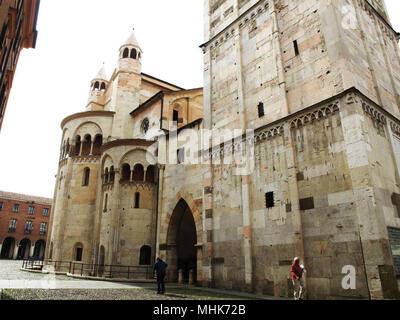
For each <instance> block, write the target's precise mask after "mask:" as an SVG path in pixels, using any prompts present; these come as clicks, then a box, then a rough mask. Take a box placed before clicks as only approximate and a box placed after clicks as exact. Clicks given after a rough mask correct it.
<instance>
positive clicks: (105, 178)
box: [104, 168, 109, 183]
mask: <svg viewBox="0 0 400 320" xmlns="http://www.w3.org/2000/svg"><path fill="white" fill-rule="evenodd" d="M108 182H109V173H108V168H106V171H105V172H104V183H108Z"/></svg>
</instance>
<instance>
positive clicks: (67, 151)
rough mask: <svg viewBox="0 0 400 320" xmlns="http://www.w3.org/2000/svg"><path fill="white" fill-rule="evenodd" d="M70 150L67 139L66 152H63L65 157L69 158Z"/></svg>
mask: <svg viewBox="0 0 400 320" xmlns="http://www.w3.org/2000/svg"><path fill="white" fill-rule="evenodd" d="M70 149H71V146H70V144H69V139H68V140H67V150H66V152H65V156H66V157H69V153H70Z"/></svg>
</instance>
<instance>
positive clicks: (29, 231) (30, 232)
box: [24, 230, 32, 234]
mask: <svg viewBox="0 0 400 320" xmlns="http://www.w3.org/2000/svg"><path fill="white" fill-rule="evenodd" d="M24 234H32V230H25V231H24Z"/></svg>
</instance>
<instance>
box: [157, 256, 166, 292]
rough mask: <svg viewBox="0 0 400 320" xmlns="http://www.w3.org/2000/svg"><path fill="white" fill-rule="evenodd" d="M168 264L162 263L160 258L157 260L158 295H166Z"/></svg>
mask: <svg viewBox="0 0 400 320" xmlns="http://www.w3.org/2000/svg"><path fill="white" fill-rule="evenodd" d="M167 267H168V264H166V263H165V262H164V261H162V260H161V259H160V258H157V261H156V263H155V265H154V271H155V272H156V274H157V289H158V291H157V294H164V293H165V275H166V270H167Z"/></svg>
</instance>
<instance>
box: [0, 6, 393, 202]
mask: <svg viewBox="0 0 400 320" xmlns="http://www.w3.org/2000/svg"><path fill="white" fill-rule="evenodd" d="M386 4H387V7H388V11H389V14H390V16H391V20H392V24H393V26H394V27H395V29H396V30H397V31H400V1H399V0H386ZM132 28H135V33H136V37H137V39H138V41H139V44H140V46H141V48H142V50H143V51H144V54H143V60H142V65H143V67H142V71H143V72H144V73H148V74H150V75H152V76H155V77H158V78H161V79H163V80H166V81H168V82H171V83H174V84H176V85H178V86H180V87H183V88H186V89H189V88H197V87H201V86H203V55H202V52H201V50H200V49H199V45H200V44H201V43H203V42H204V37H203V1H202V0H168V1H165V0H147V1H143V0H129V1H127V0H68V1H67V0H42V1H41V5H40V12H39V20H38V25H37V29H38V31H39V36H38V41H37V44H36V49H34V50H23V52H22V53H21V57H20V60H19V63H18V68H17V72H16V75H15V78H14V84H13V89H12V91H11V96H10V99H9V102H8V108H7V112H6V117H5V119H4V123H3V128H2V131H1V133H0V150H1V151H0V152H1V154H0V190H2V191H9V192H17V193H25V194H31V195H36V196H44V197H53V192H54V185H55V175H56V174H57V167H58V159H59V148H60V142H61V134H62V131H61V128H60V123H61V121H62V119H64V118H65V117H66V116H68V115H71V114H73V113H77V112H82V111H84V108H85V105H86V102H87V98H88V93H89V85H90V81H91V79H93V78H94V76H95V75H96V74H97V72H98V70H99V69H100V67H101V65H102V63H103V62H105V64H106V70H107V73H108V76H111V73H112V71H113V70H114V68H115V67H116V63H117V60H118V50H119V48H120V46H121V45H122V44H123V43H124V42H125V40H126V39H127V38H128V36H129V33H130V31H131V30H132Z"/></svg>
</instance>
